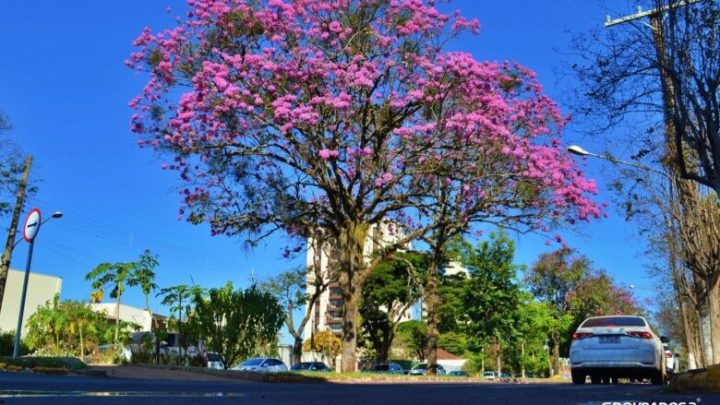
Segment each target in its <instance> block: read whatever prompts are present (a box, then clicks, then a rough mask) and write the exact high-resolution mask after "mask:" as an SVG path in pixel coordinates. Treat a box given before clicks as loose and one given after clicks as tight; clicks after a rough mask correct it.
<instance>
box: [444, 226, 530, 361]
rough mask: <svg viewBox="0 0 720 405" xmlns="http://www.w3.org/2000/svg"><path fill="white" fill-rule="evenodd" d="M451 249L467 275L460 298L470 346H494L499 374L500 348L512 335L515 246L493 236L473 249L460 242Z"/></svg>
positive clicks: (515, 300)
mask: <svg viewBox="0 0 720 405" xmlns="http://www.w3.org/2000/svg"><path fill="white" fill-rule="evenodd" d="M455 249H456V253H457V254H459V257H460V259H461V262H462V263H463V265H464V266H465V267H466V268H467V270H468V272H469V273H470V277H469V278H468V280H467V283H466V284H465V286H466V288H465V291H464V294H463V305H464V308H465V313H466V315H467V320H468V322H467V324H466V325H465V326H464V328H465V330H466V331H467V334H468V337H469V343H470V346H471V347H472V348H474V349H476V350H478V349H484V348H485V347H486V346H487V345H488V344H491V345H492V346H494V352H495V353H496V354H497V356H496V361H497V371H498V372H500V371H501V367H502V351H501V345H502V343H503V341H506V340H507V339H508V337H509V336H512V334H513V333H514V323H513V315H514V313H515V311H516V309H517V305H518V300H519V294H520V289H519V287H518V285H517V284H516V282H515V272H516V271H517V270H519V269H520V267H518V266H517V265H515V264H513V259H514V255H515V245H514V243H513V242H512V240H510V239H509V238H508V237H507V236H506V235H505V234H503V233H493V234H491V235H490V239H489V240H487V241H482V242H480V243H479V244H478V246H477V247H475V248H473V247H472V246H471V245H470V244H469V243H467V242H460V243H458V244H457V245H456V247H455Z"/></svg>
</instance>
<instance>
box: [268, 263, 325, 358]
mask: <svg viewBox="0 0 720 405" xmlns="http://www.w3.org/2000/svg"><path fill="white" fill-rule="evenodd" d="M310 271H312V272H313V274H314V277H312V285H313V289H312V291H313V292H312V293H311V294H308V293H307V280H308V273H309V272H310ZM320 271H321V270H320V267H319V266H313V268H312V269H305V268H296V269H293V270H288V271H286V272H283V273H280V274H278V275H277V276H275V277H273V278H271V279H269V280H267V281H266V282H264V283H262V284H260V289H261V290H263V291H266V292H268V293H270V294H272V295H273V296H274V297H275V298H276V299H277V300H278V301H279V302H280V304H281V305H282V306H283V307H284V308H285V314H286V316H285V325H286V326H287V328H288V333H290V336H292V337H293V339H294V342H293V352H292V354H293V359H292V361H293V363H294V364H297V363H299V362H300V360H301V357H302V348H303V346H302V344H303V341H302V331H303V330H304V329H305V325H306V324H307V323H308V321H309V320H310V318H311V317H312V316H313V314H314V312H313V308H314V307H315V305H316V304H317V302H318V299H320V295H322V293H323V292H325V290H326V289H327V286H328V281H327V280H328V277H324V276H323V275H322V274H321V273H320ZM303 305H305V314H304V315H303V317H302V319H301V320H300V324H299V325H298V326H297V328H296V327H295V321H294V319H295V317H294V314H295V310H296V309H299V308H301V307H302V306H303Z"/></svg>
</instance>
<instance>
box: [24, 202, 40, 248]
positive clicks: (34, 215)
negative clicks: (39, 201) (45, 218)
mask: <svg viewBox="0 0 720 405" xmlns="http://www.w3.org/2000/svg"><path fill="white" fill-rule="evenodd" d="M39 229H40V210H39V209H37V208H33V209H32V211H30V213H29V214H28V216H27V218H25V227H24V228H23V239H25V241H26V242H32V240H33V239H35V235H37V233H38V230H39Z"/></svg>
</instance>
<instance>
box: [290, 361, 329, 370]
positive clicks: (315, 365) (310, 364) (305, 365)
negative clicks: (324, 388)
mask: <svg viewBox="0 0 720 405" xmlns="http://www.w3.org/2000/svg"><path fill="white" fill-rule="evenodd" d="M290 371H332V369H331V368H330V367H328V366H327V365H326V364H325V363H323V362H320V361H305V362H302V363H297V364H295V365H294V366H292V367H290Z"/></svg>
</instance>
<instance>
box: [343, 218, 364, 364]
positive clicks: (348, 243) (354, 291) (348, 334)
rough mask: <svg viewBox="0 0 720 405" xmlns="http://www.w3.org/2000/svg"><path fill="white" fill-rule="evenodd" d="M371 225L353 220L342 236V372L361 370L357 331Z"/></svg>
mask: <svg viewBox="0 0 720 405" xmlns="http://www.w3.org/2000/svg"><path fill="white" fill-rule="evenodd" d="M367 232H368V225H367V224H364V223H360V224H357V223H351V224H348V226H347V227H346V228H345V229H343V230H342V232H341V233H340V237H339V238H338V246H337V247H338V249H339V250H340V252H339V253H340V258H341V260H340V263H339V265H340V269H339V270H340V272H341V273H340V280H339V284H340V289H341V291H342V295H343V301H344V310H345V311H344V314H343V334H342V345H341V346H342V347H341V350H340V353H341V355H342V360H341V364H340V368H341V371H343V372H354V371H357V359H356V350H357V331H358V322H357V321H358V319H359V314H360V299H361V291H362V290H361V289H362V284H363V281H364V278H365V277H366V276H367V274H365V273H366V269H365V266H364V261H363V253H364V252H363V250H364V249H363V246H364V244H365V238H366V236H367Z"/></svg>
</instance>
